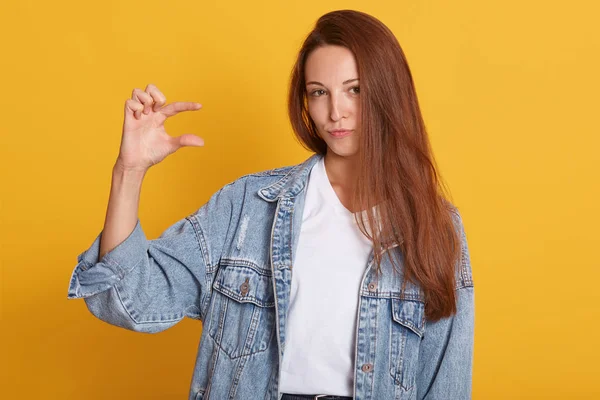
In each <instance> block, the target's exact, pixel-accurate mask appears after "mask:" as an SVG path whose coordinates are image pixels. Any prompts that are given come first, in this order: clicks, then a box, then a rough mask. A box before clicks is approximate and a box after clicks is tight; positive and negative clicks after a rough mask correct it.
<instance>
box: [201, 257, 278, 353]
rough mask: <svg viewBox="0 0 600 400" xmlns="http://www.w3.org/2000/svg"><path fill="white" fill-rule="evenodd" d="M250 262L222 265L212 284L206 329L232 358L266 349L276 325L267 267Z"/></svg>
mask: <svg viewBox="0 0 600 400" xmlns="http://www.w3.org/2000/svg"><path fill="white" fill-rule="evenodd" d="M250 265H251V263H248V262H244V263H243V264H241V263H238V264H236V265H221V266H220V267H219V270H218V271H217V274H216V276H215V280H214V282H213V285H212V288H213V293H212V297H213V298H212V305H211V309H210V321H209V323H208V332H209V335H210V336H211V337H212V338H213V339H214V340H215V342H216V343H217V345H218V346H219V347H220V348H221V349H222V350H223V351H224V352H225V353H227V355H228V356H229V357H231V358H237V357H242V356H248V355H251V354H254V353H258V352H261V351H265V350H266V349H267V348H268V346H269V344H270V342H271V338H272V335H273V330H274V327H275V300H274V296H273V287H272V282H271V274H270V271H265V270H261V269H259V268H258V267H256V266H250Z"/></svg>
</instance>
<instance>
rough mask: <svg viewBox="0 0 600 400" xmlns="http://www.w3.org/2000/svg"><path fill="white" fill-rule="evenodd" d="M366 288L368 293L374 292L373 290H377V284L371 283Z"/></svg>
mask: <svg viewBox="0 0 600 400" xmlns="http://www.w3.org/2000/svg"><path fill="white" fill-rule="evenodd" d="M368 288H369V291H370V292H374V291H375V290H377V284H376V283H375V282H371V283H369V286H368Z"/></svg>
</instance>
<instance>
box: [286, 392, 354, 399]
mask: <svg viewBox="0 0 600 400" xmlns="http://www.w3.org/2000/svg"><path fill="white" fill-rule="evenodd" d="M316 396H317V395H316V394H288V393H284V394H283V397H282V398H281V400H313V399H314V398H315V397H316ZM320 396H321V397H318V398H317V399H318V400H352V397H347V396H330V395H327V396H324V395H320Z"/></svg>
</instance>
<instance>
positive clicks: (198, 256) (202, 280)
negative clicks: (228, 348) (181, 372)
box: [67, 188, 231, 333]
mask: <svg viewBox="0 0 600 400" xmlns="http://www.w3.org/2000/svg"><path fill="white" fill-rule="evenodd" d="M224 189H225V188H223V189H221V190H220V191H218V192H217V193H215V194H214V195H213V196H212V197H211V198H210V199H209V201H208V202H207V203H206V204H205V205H203V206H202V207H201V208H200V209H199V210H198V211H196V212H195V213H194V214H192V215H190V216H188V217H186V218H183V219H182V220H180V221H178V222H176V223H175V224H173V225H172V226H170V227H169V228H167V229H166V230H165V231H164V232H163V233H162V234H161V235H160V237H159V238H157V239H154V240H148V239H147V238H146V236H145V234H144V231H143V230H142V227H141V224H140V221H139V220H138V222H137V224H136V226H135V228H134V230H133V231H132V232H131V234H130V235H129V236H128V237H127V238H126V239H125V240H124V241H123V242H122V243H120V244H119V245H118V246H116V247H115V248H114V249H113V250H111V251H110V252H108V253H106V254H105V255H104V256H103V257H102V259H101V260H98V255H99V251H100V238H101V236H102V233H100V234H99V235H98V236H97V237H96V239H95V240H94V242H93V243H92V245H91V246H90V247H89V248H88V249H87V250H85V251H84V252H83V253H81V254H80V255H79V256H78V257H77V261H78V264H77V266H76V267H75V269H74V270H73V273H72V275H71V280H70V284H69V289H68V296H67V298H69V299H78V298H83V299H85V303H86V305H87V308H88V309H89V311H90V312H91V313H92V314H93V315H95V316H96V317H98V318H99V319H101V320H102V321H105V322H108V323H109V324H113V325H116V326H120V327H122V328H125V329H130V330H133V331H137V332H148V333H154V332H159V331H162V330H165V329H167V328H169V327H171V326H173V325H175V324H176V323H177V322H179V321H180V320H182V319H183V317H186V316H187V317H190V318H195V319H200V320H203V319H204V316H205V313H206V309H207V307H208V302H209V300H210V294H211V282H212V280H213V276H214V274H215V273H216V268H217V266H218V263H219V258H220V255H221V252H222V248H223V243H224V241H225V238H226V235H227V229H228V225H229V221H230V215H231V201H230V196H229V195H228V193H227V191H226V190H224Z"/></svg>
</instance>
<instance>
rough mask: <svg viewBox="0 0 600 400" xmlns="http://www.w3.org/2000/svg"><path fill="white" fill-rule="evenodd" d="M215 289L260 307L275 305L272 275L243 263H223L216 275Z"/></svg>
mask: <svg viewBox="0 0 600 400" xmlns="http://www.w3.org/2000/svg"><path fill="white" fill-rule="evenodd" d="M212 287H213V289H215V290H216V291H218V292H220V293H222V294H224V295H225V296H227V297H229V298H230V299H233V300H235V301H237V302H238V303H253V304H256V305H257V306H260V307H274V306H275V298H274V296H273V286H272V282H271V275H265V274H262V273H260V272H258V271H257V270H256V269H253V268H250V267H246V266H242V265H221V266H220V267H219V270H218V271H217V275H216V276H215V281H214V283H213V286H212Z"/></svg>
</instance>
